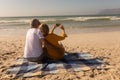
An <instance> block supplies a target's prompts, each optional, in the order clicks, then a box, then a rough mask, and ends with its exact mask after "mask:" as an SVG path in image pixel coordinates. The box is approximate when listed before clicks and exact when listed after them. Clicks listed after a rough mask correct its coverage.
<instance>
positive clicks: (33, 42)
mask: <svg viewBox="0 0 120 80" xmlns="http://www.w3.org/2000/svg"><path fill="white" fill-rule="evenodd" d="M42 38H44V37H43V35H42V33H41V32H40V31H39V30H38V29H36V28H31V29H29V30H28V31H27V35H26V43H25V49H24V58H31V57H39V56H40V55H41V54H42V53H43V50H42V44H41V42H40V39H42Z"/></svg>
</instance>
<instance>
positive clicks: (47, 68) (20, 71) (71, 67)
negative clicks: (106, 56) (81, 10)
mask: <svg viewBox="0 0 120 80" xmlns="http://www.w3.org/2000/svg"><path fill="white" fill-rule="evenodd" d="M103 63H104V62H103V61H101V60H99V59H96V58H93V56H92V55H91V54H89V53H72V54H65V60H64V61H50V62H45V63H40V64H38V63H35V62H29V61H27V60H26V59H23V58H19V59H17V60H16V61H15V65H12V66H10V68H9V69H8V71H7V75H9V76H10V75H12V76H14V78H18V77H24V78H25V77H32V76H37V75H46V74H56V73H65V72H78V71H86V70H91V69H95V68H96V69H97V68H100V67H101V66H102V64H103Z"/></svg>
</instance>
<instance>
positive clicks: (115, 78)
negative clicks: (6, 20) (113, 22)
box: [0, 31, 120, 80]
mask: <svg viewBox="0 0 120 80" xmlns="http://www.w3.org/2000/svg"><path fill="white" fill-rule="evenodd" d="M24 44H25V36H1V37H0V80H10V79H12V78H10V77H9V78H8V77H6V74H5V73H6V71H7V69H8V68H9V66H10V65H12V64H14V63H13V61H14V60H15V59H16V58H18V57H22V56H23V52H24ZM63 44H64V47H65V49H66V51H68V52H89V53H91V54H92V55H94V57H96V58H102V59H103V60H104V61H105V62H107V63H108V64H109V65H110V66H113V67H112V68H111V69H107V70H95V71H94V76H91V74H92V72H91V71H86V72H76V73H72V72H71V73H64V74H55V75H52V74H51V75H46V76H43V77H38V76H37V77H32V78H28V79H27V80H38V79H39V80H80V79H81V80H120V31H113V32H98V33H97V32H96V33H80V34H70V35H68V37H67V38H66V39H65V40H64V41H63ZM18 80H21V79H18Z"/></svg>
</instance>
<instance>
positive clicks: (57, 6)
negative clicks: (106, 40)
mask: <svg viewBox="0 0 120 80" xmlns="http://www.w3.org/2000/svg"><path fill="white" fill-rule="evenodd" d="M116 8H120V0H0V16H2V17H3V16H50V15H52V16H55V15H89V14H97V13H99V12H100V11H101V10H103V9H116Z"/></svg>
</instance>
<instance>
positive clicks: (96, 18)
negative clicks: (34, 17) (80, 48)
mask: <svg viewBox="0 0 120 80" xmlns="http://www.w3.org/2000/svg"><path fill="white" fill-rule="evenodd" d="M38 19H39V20H40V22H46V23H47V22H65V21H77V22H78V21H80V22H85V21H93V20H94V21H97V20H120V17H118V16H97V17H90V16H88V17H61V18H56V17H51V18H38ZM30 22H31V18H27V19H26V18H24V19H20V18H17V19H10V18H9V19H3V20H2V19H0V24H7V23H8V24H9V23H11V24H12V23H13V24H14V23H15V24H17V23H23V24H28V23H30Z"/></svg>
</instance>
